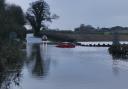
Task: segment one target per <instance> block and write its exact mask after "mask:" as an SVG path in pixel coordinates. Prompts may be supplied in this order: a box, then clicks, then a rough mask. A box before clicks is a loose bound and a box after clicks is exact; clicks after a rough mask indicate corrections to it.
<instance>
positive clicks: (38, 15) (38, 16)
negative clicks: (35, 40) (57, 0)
mask: <svg viewBox="0 0 128 89" xmlns="http://www.w3.org/2000/svg"><path fill="white" fill-rule="evenodd" d="M57 17H58V16H57V15H51V12H50V7H49V5H48V3H46V2H45V1H44V0H38V1H35V2H33V3H31V4H30V8H28V10H27V13H26V18H27V20H28V21H29V23H30V24H31V26H32V29H33V31H34V36H39V35H40V29H41V28H42V27H45V24H44V23H45V22H46V21H49V22H51V21H52V19H55V18H57Z"/></svg>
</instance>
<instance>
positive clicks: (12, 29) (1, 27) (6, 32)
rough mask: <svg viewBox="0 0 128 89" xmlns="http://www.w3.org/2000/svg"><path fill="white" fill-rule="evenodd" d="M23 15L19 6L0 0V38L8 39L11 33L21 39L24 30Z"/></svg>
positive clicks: (23, 35)
mask: <svg viewBox="0 0 128 89" xmlns="http://www.w3.org/2000/svg"><path fill="white" fill-rule="evenodd" d="M24 17H25V16H24V13H23V11H22V9H21V7H20V6H17V5H9V4H7V3H5V0H0V39H9V38H10V35H11V33H15V34H16V35H17V37H18V38H21V39H23V38H24V37H25V30H26V29H25V27H24V24H25V22H26V21H25V18H24ZM12 35H13V34H12Z"/></svg>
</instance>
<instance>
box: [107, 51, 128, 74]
mask: <svg viewBox="0 0 128 89" xmlns="http://www.w3.org/2000/svg"><path fill="white" fill-rule="evenodd" d="M109 53H110V55H111V56H112V60H113V64H112V69H113V73H114V74H115V75H116V76H117V75H119V74H120V70H121V68H123V69H125V70H128V66H127V65H128V55H124V54H113V53H111V52H109Z"/></svg>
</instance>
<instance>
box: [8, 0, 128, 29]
mask: <svg viewBox="0 0 128 89" xmlns="http://www.w3.org/2000/svg"><path fill="white" fill-rule="evenodd" d="M33 1H35V0H7V2H9V3H15V4H18V5H20V6H21V7H22V8H23V9H24V11H26V9H27V8H28V6H29V3H30V2H33ZM45 1H46V2H47V3H48V4H49V5H50V8H51V12H52V13H55V14H57V15H59V16H60V18H59V19H58V20H55V21H53V22H52V24H49V25H50V26H49V27H50V28H60V29H65V30H68V29H74V28H75V27H78V26H79V25H80V24H85V25H88V24H89V25H92V26H94V27H98V26H99V27H111V26H116V25H118V26H128V0H45Z"/></svg>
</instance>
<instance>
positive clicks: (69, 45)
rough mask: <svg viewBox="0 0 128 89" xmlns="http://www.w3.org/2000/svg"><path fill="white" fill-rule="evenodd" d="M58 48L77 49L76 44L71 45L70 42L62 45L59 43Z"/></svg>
mask: <svg viewBox="0 0 128 89" xmlns="http://www.w3.org/2000/svg"><path fill="white" fill-rule="evenodd" d="M56 47H59V48H75V44H73V43H69V42H62V43H59V44H58V45H57V46H56Z"/></svg>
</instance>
